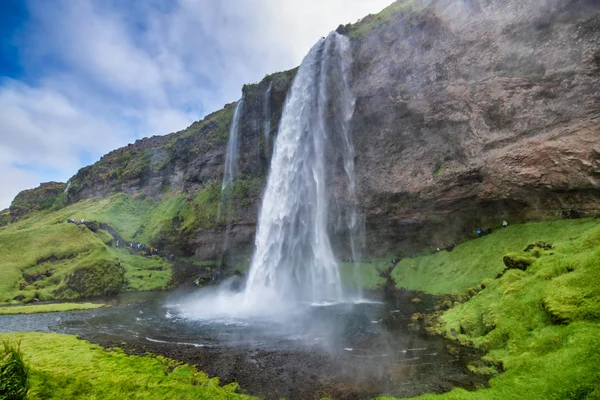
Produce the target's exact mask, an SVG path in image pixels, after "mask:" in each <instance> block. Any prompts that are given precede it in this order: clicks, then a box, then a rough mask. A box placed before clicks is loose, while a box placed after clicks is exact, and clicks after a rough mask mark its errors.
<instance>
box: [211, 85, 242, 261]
mask: <svg viewBox="0 0 600 400" xmlns="http://www.w3.org/2000/svg"><path fill="white" fill-rule="evenodd" d="M243 109H244V96H243V95H242V98H241V99H240V100H239V101H238V102H237V105H236V106H235V111H234V113H233V119H232V120H231V126H230V127H229V139H228V141H227V152H226V153H225V169H224V171H223V182H222V183H221V199H220V201H219V208H218V210H217V218H218V220H219V221H223V222H225V224H226V228H225V237H224V238H223V245H222V248H221V253H222V256H226V255H227V250H228V247H229V234H230V232H231V218H232V215H231V214H232V207H231V206H232V204H231V201H232V199H231V195H232V192H233V187H232V185H233V182H234V180H235V179H236V178H237V177H238V176H239V173H240V171H239V168H238V159H239V148H238V136H239V126H240V119H241V117H242V112H243Z"/></svg>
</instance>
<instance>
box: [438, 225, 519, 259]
mask: <svg viewBox="0 0 600 400" xmlns="http://www.w3.org/2000/svg"><path fill="white" fill-rule="evenodd" d="M507 226H508V222H506V220H503V221H502V227H503V228H506V227H507ZM490 233H492V228H478V229H477V230H476V231H475V234H476V235H477V237H483V236H485V235H489V234H490ZM456 246H458V244H457V243H456V242H452V243H450V244H449V245H442V246H439V247H436V249H435V251H434V253H439V252H440V251H442V250H446V251H452V250H454V248H455V247H456Z"/></svg>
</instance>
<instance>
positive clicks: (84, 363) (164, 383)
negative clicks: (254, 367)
mask: <svg viewBox="0 0 600 400" xmlns="http://www.w3.org/2000/svg"><path fill="white" fill-rule="evenodd" d="M0 339H1V340H20V341H21V349H22V351H23V354H24V357H25V360H26V361H27V362H28V363H29V365H30V366H31V367H30V381H31V389H30V392H29V398H30V399H72V398H86V399H92V398H93V399H122V398H136V399H237V398H246V399H248V398H250V397H249V396H243V395H239V394H236V393H235V390H236V389H237V385H236V384H230V385H226V386H220V385H219V380H218V379H217V378H212V379H211V378H209V377H208V376H207V375H206V374H205V373H203V372H198V371H197V370H196V369H195V368H194V367H191V366H189V365H185V364H182V363H179V362H176V361H174V360H170V359H166V358H164V357H136V356H128V355H126V354H124V353H123V352H122V351H121V350H118V349H113V350H111V351H105V350H103V349H102V348H100V347H99V346H96V345H91V344H89V343H88V342H85V341H82V340H78V339H77V338H76V337H74V336H70V335H58V334H42V333H20V334H6V333H4V334H0Z"/></svg>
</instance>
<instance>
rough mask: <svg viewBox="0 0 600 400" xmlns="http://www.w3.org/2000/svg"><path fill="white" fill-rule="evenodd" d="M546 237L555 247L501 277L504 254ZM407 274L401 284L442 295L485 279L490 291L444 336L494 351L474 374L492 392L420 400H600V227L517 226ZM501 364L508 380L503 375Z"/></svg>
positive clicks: (451, 317) (459, 307)
mask: <svg viewBox="0 0 600 400" xmlns="http://www.w3.org/2000/svg"><path fill="white" fill-rule="evenodd" d="M540 239H541V240H545V241H547V242H552V243H553V245H554V246H553V248H552V249H551V250H534V252H533V253H534V255H535V262H534V263H533V264H532V265H531V266H530V267H529V268H528V269H527V270H526V271H520V270H509V271H508V272H506V273H505V274H504V275H503V276H502V277H501V278H499V279H495V276H496V274H497V273H498V272H500V270H502V269H503V267H502V255H503V254H505V253H507V252H511V253H517V254H523V255H524V254H526V253H524V252H523V249H524V248H525V246H526V245H527V244H528V243H531V242H535V241H537V240H540ZM442 263H443V264H442ZM440 264H442V265H440ZM399 266H400V265H399ZM411 266H412V267H411ZM403 267H405V270H404V271H402V270H401V271H400V272H399V273H398V276H399V277H402V278H403V279H404V280H400V281H399V285H401V286H404V285H405V284H407V285H406V286H410V287H412V288H418V289H424V290H427V291H429V292H434V293H440V292H443V291H448V292H464V291H465V289H467V288H468V287H470V286H474V285H475V284H476V283H481V281H483V280H485V281H486V287H485V289H483V290H481V291H480V292H479V293H478V294H477V295H475V296H474V297H472V298H471V299H470V300H469V301H467V302H465V303H462V304H458V303H455V305H454V307H452V308H451V309H450V310H448V311H446V312H445V313H444V314H443V315H442V316H441V324H440V326H439V327H438V331H439V332H440V333H442V334H444V335H446V336H447V337H448V338H450V339H453V340H456V341H458V342H461V343H463V344H467V345H472V346H475V347H477V348H479V349H481V350H482V351H484V352H486V356H485V357H484V359H483V361H482V363H481V364H479V365H472V366H470V367H471V368H472V369H473V370H474V371H479V372H490V373H492V374H494V375H495V377H494V378H493V379H492V380H491V381H490V384H491V388H489V389H482V390H478V391H476V392H467V391H465V390H462V389H455V390H453V391H452V392H450V393H446V394H443V395H426V396H421V397H420V398H422V399H509V398H511V399H513V398H514V399H598V398H600V367H599V366H600V220H574V221H565V220H563V221H554V222H548V223H536V224H525V225H523V226H513V227H509V228H507V229H506V230H502V231H499V232H497V233H494V234H492V235H490V236H487V237H485V238H482V239H476V240H473V241H471V242H468V243H464V244H461V245H460V246H459V247H457V248H456V250H455V251H453V252H451V253H441V254H435V255H431V256H424V257H418V258H416V259H412V260H405V261H404V264H403ZM436 268H437V269H436ZM438 269H441V270H438ZM411 274H412V275H411ZM428 275H429V279H427V276H428ZM499 365H503V367H504V368H505V372H503V373H498V371H497V370H498V369H499V368H498V366H499Z"/></svg>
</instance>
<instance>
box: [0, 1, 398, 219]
mask: <svg viewBox="0 0 600 400" xmlns="http://www.w3.org/2000/svg"><path fill="white" fill-rule="evenodd" d="M390 3H391V0H304V1H281V0H223V1H214V0H179V1H167V0H164V1H163V0H148V1H144V2H120V1H104V0H77V1H71V0H56V1H53V2H47V1H44V0H30V1H29V11H30V14H31V20H30V21H28V22H27V23H26V24H25V25H24V32H23V35H24V37H22V38H21V40H20V41H21V42H22V43H23V46H22V49H21V50H22V55H23V59H22V63H23V65H24V66H25V69H26V71H27V72H28V74H27V75H26V79H24V80H23V81H22V82H17V81H12V80H4V81H1V82H2V83H0V156H2V157H1V158H0V174H1V175H0V176H2V177H3V178H2V183H3V192H2V196H0V208H3V207H6V206H8V204H9V202H10V200H11V199H12V198H13V197H14V196H15V195H16V194H17V193H18V191H19V190H22V189H26V188H29V187H32V186H36V184H37V183H38V182H39V181H40V180H49V179H53V180H65V179H67V178H68V177H70V176H71V175H73V174H74V173H75V172H76V171H77V169H78V168H80V167H82V166H83V163H85V162H89V159H83V158H82V157H81V154H82V153H86V154H89V155H91V156H92V157H93V158H96V159H97V158H99V156H100V155H102V154H104V153H105V152H107V151H109V150H111V149H113V148H116V147H118V146H123V145H125V144H126V143H127V142H131V141H133V140H135V139H136V138H139V137H143V136H151V135H154V134H166V133H169V132H172V131H176V130H180V129H183V128H185V127H186V126H187V125H189V124H190V123H191V122H192V121H193V120H197V119H199V118H201V117H202V116H203V115H205V114H207V113H209V112H212V111H215V110H216V109H218V108H220V107H222V106H223V105H224V104H225V103H227V102H231V101H233V100H235V99H236V98H237V97H239V95H240V91H241V87H242V85H243V84H244V83H251V82H257V81H259V80H260V79H262V77H264V76H265V75H266V74H268V73H272V72H276V71H280V70H284V69H289V68H293V67H295V66H297V65H299V63H300V62H301V60H302V58H303V57H304V55H305V54H306V53H307V52H308V50H309V49H310V47H311V46H312V45H313V43H315V42H316V41H317V40H318V38H319V37H321V36H324V35H326V34H327V33H328V32H329V31H331V30H333V29H335V28H336V27H337V26H338V25H339V24H343V23H347V22H354V21H356V20H357V19H359V18H361V17H363V16H365V15H367V14H368V13H374V12H378V11H380V10H381V9H382V8H384V7H385V6H387V5H388V4H390ZM7 155H10V157H8V156H7Z"/></svg>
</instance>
